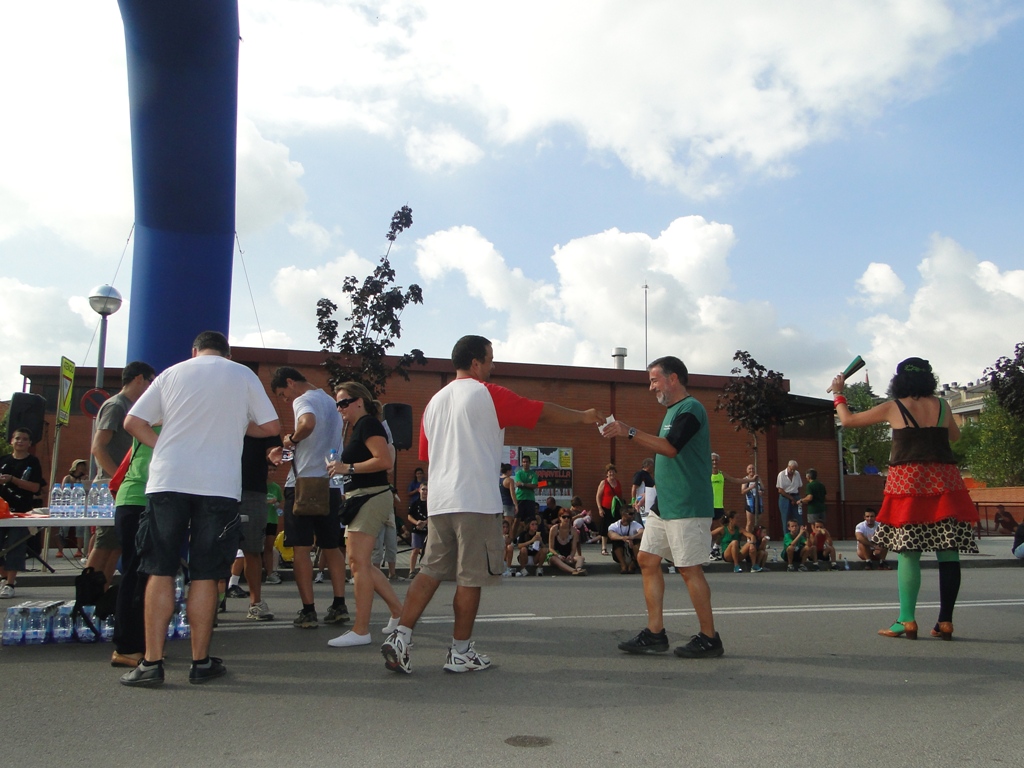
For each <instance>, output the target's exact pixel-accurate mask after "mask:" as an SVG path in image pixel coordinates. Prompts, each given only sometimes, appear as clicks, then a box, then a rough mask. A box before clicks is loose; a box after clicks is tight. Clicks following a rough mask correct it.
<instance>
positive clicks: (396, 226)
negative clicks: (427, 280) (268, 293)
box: [316, 205, 426, 395]
mask: <svg viewBox="0 0 1024 768" xmlns="http://www.w3.org/2000/svg"><path fill="white" fill-rule="evenodd" d="M411 226H412V208H410V207H409V206H407V205H403V206H402V207H401V208H400V209H399V210H397V211H395V213H394V215H393V216H392V217H391V227H390V229H389V230H388V233H387V234H386V235H385V237H387V239H388V249H387V251H386V252H385V253H384V255H383V256H381V258H380V263H379V264H378V265H377V267H376V269H374V270H373V273H372V274H370V275H368V276H367V277H366V278H364V279H363V281H362V282H360V281H359V280H358V279H357V278H356V277H353V276H348V277H346V278H345V280H344V282H343V283H342V286H341V290H342V292H343V293H345V294H346V295H347V296H348V297H349V302H350V304H351V310H350V313H349V315H348V317H346V318H345V322H347V323H348V324H349V329H348V330H347V331H345V333H343V334H341V336H340V337H339V335H338V331H339V323H338V321H337V320H335V319H334V313H335V312H336V311H337V309H338V306H337V304H335V303H334V302H333V301H331V300H330V299H326V298H324V299H320V301H318V302H317V303H316V317H317V322H316V327H317V333H318V337H319V340H320V348H321V349H322V350H323V351H324V352H329V353H331V354H330V355H329V356H328V357H327V359H326V360H325V361H324V367H325V368H327V380H328V382H329V383H330V385H331V386H332V387H334V386H336V385H337V384H340V383H342V382H345V381H357V382H359V383H361V384H363V385H365V386H366V387H367V389H369V390H370V391H371V392H373V393H374V394H375V395H380V394H383V392H384V391H385V389H386V388H387V380H388V377H389V376H391V375H392V374H395V373H397V374H398V375H400V376H402V377H403V378H404V379H406V380H408V379H409V373H408V369H409V366H410V365H412V364H413V363H419V364H421V365H423V364H425V363H426V358H425V357H424V356H423V352H421V351H420V350H418V349H414V350H412V351H411V352H407V353H406V354H404V355H402V356H401V357H399V359H398V362H397V363H395V364H394V365H391V366H389V364H388V362H387V360H386V355H387V353H388V350H390V349H392V348H393V347H394V346H395V342H396V341H397V340H398V339H399V338H401V336H402V321H401V318H402V312H403V311H404V310H405V308H406V307H407V306H408V305H409V304H422V303H423V291H422V289H421V288H420V287H419V286H418V285H416V284H415V283H414V284H412V285H410V286H409V287H408V288H404V289H403V288H402V286H397V285H395V284H394V283H395V277H396V275H395V270H394V268H393V267H392V266H391V262H390V261H389V260H388V257H389V256H390V254H391V246H392V245H394V243H395V240H396V239H397V238H398V235H400V234H401V233H402V232H403V231H404V230H406V229H408V228H409V227H411Z"/></svg>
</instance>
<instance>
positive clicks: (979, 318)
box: [859, 235, 1024, 388]
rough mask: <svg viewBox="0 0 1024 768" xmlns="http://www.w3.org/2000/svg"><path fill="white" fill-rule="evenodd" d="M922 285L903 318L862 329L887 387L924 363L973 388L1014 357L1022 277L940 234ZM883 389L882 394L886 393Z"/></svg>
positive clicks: (1023, 312)
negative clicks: (911, 363) (894, 376)
mask: <svg viewBox="0 0 1024 768" xmlns="http://www.w3.org/2000/svg"><path fill="white" fill-rule="evenodd" d="M918 272H919V273H920V276H921V285H920V287H919V288H918V289H917V290H916V291H915V292H914V295H913V297H912V298H911V301H910V304H909V306H908V308H907V309H906V312H905V314H899V315H892V314H881V315H876V316H873V317H868V318H866V319H865V320H863V321H862V322H861V323H860V326H859V327H860V330H861V331H862V332H863V333H864V334H865V335H867V336H869V337H870V338H871V351H870V355H865V356H864V357H865V359H866V360H868V364H869V366H870V367H871V368H872V369H873V370H880V371H881V372H882V376H883V377H885V380H886V381H887V380H888V377H889V376H891V373H892V371H894V370H895V368H896V364H897V363H898V362H899V361H900V360H903V359H904V358H907V357H912V356H917V357H924V358H926V359H928V360H930V361H931V363H932V367H933V368H934V370H935V371H936V373H937V375H938V376H939V377H940V379H941V380H942V381H944V382H948V381H961V382H963V381H973V380H976V379H978V378H979V377H980V375H981V373H982V371H983V370H984V369H985V368H987V367H988V366H990V365H992V363H994V362H995V361H996V360H997V359H998V358H999V357H1000V356H1002V355H1009V354H1012V352H1013V348H1014V345H1016V344H1018V343H1019V342H1020V341H1021V338H1022V333H1021V329H1022V328H1024V270H1020V269H1018V270H1005V271H1001V270H1000V269H999V268H998V267H996V265H995V264H992V263H991V262H988V261H981V262H979V260H978V258H977V257H976V256H975V255H974V254H973V253H971V252H969V251H968V250H966V249H965V248H964V247H963V246H961V245H960V244H959V243H957V242H955V241H954V240H952V239H950V238H947V237H940V236H938V235H936V236H934V237H933V238H932V241H931V243H930V245H929V248H928V251H927V253H926V254H925V256H924V258H923V259H922V260H921V262H920V264H919V265H918ZM883 388H884V387H883Z"/></svg>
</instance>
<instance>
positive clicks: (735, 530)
mask: <svg viewBox="0 0 1024 768" xmlns="http://www.w3.org/2000/svg"><path fill="white" fill-rule="evenodd" d="M716 534H717V535H718V536H719V537H720V538H719V541H720V546H721V547H722V559H723V560H725V562H727V563H732V570H733V573H742V572H743V567H742V566H741V565H740V563H742V562H743V560H744V559H745V558H746V556H747V554H748V549H747V546H748V544H750V543H751V542H752V541H754V535H753V534H752V533H750V532H749V531H746V530H743V529H742V528H740V524H739V521H738V520H737V519H736V512H734V511H733V510H729V512H728V514H726V516H725V521H724V524H723V525H720V526H718V527H717V528H714V529H712V531H711V536H712V539H713V538H714V537H715V535H716Z"/></svg>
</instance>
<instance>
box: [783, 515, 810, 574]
mask: <svg viewBox="0 0 1024 768" xmlns="http://www.w3.org/2000/svg"><path fill="white" fill-rule="evenodd" d="M786 528H787V531H786V535H785V536H783V537H782V552H783V554H784V556H785V558H786V570H787V571H808V570H810V568H808V567H807V561H808V560H809V559H810V557H811V549H813V548H812V547H809V546H807V529H806V528H805V527H803V526H801V525H800V523H798V522H797V521H796V520H790V521H789V522H787V523H786ZM798 562H799V563H800V565H799V566H797V563H798ZM817 569H818V564H817V563H814V570H817Z"/></svg>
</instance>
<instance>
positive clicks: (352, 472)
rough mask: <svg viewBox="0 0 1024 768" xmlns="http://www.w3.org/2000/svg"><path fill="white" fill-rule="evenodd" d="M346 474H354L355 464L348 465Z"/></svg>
mask: <svg viewBox="0 0 1024 768" xmlns="http://www.w3.org/2000/svg"><path fill="white" fill-rule="evenodd" d="M348 473H349V474H350V475H354V474H355V473H356V465H355V464H349V465H348Z"/></svg>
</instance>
